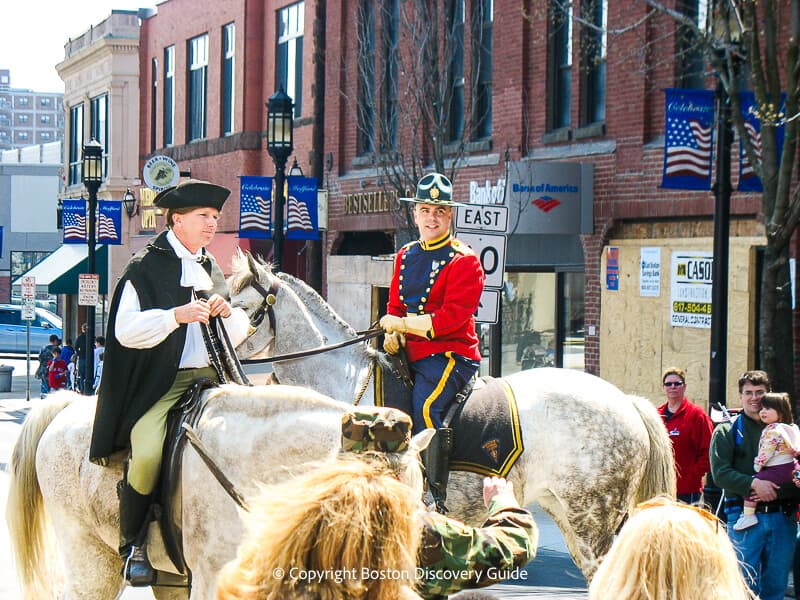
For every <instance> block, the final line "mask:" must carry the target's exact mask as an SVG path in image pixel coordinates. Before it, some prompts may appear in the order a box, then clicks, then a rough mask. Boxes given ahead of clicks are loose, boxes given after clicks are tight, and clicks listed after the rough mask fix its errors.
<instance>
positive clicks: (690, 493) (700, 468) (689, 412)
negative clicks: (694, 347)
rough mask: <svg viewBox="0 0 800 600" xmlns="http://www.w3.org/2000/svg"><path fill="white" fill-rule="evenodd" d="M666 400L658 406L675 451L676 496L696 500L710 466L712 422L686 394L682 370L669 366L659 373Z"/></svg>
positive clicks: (698, 498)
mask: <svg viewBox="0 0 800 600" xmlns="http://www.w3.org/2000/svg"><path fill="white" fill-rule="evenodd" d="M661 383H662V384H663V386H664V393H665V394H666V396H667V402H666V403H665V404H662V405H661V406H659V407H658V412H659V413H661V418H662V419H664V425H665V426H666V427H667V432H668V433H669V439H670V440H672V448H673V450H674V452H675V469H676V472H677V475H678V500H680V501H682V502H686V503H688V504H696V503H697V502H699V501H700V493H701V491H702V489H703V476H704V475H705V474H706V473H708V471H709V470H710V465H709V461H708V447H709V445H710V443H711V433H712V432H713V429H714V425H713V423H712V422H711V419H710V418H709V417H708V415H707V414H706V413H705V412H704V411H703V409H701V408H700V407H699V406H697V405H696V404H693V403H692V402H689V399H688V398H686V395H685V394H686V373H685V372H684V370H683V369H679V368H678V367H670V368H668V369H667V370H666V371H664V374H663V375H662V376H661Z"/></svg>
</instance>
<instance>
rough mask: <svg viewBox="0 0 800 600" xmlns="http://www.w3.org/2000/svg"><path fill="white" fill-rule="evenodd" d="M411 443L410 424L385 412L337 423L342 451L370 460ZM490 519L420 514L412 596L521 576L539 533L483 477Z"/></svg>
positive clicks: (505, 491) (365, 410)
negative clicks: (469, 521) (476, 523)
mask: <svg viewBox="0 0 800 600" xmlns="http://www.w3.org/2000/svg"><path fill="white" fill-rule="evenodd" d="M410 441H411V419H410V418H409V417H408V415H407V414H405V413H404V412H402V411H400V410H397V409H392V408H384V407H359V408H358V409H356V410H354V411H351V412H348V413H345V415H344V416H343V418H342V451H343V452H346V453H357V454H362V455H363V456H364V457H366V458H368V457H369V456H370V455H375V454H380V453H393V452H404V451H405V450H407V449H408V447H409V444H410ZM483 499H484V504H486V507H487V508H488V509H489V517H488V518H487V519H486V521H484V523H483V525H482V526H481V527H471V526H469V525H466V524H464V523H462V522H460V521H457V520H456V519H452V518H450V517H446V516H444V515H442V514H440V513H437V512H434V511H427V510H426V511H421V513H420V520H421V529H422V531H421V535H422V543H421V545H420V550H419V553H418V556H417V569H416V573H415V575H416V576H417V588H416V589H417V592H418V593H419V594H420V595H421V596H422V597H423V598H427V599H432V600H438V599H441V598H446V597H447V596H448V595H449V594H455V593H456V592H458V591H460V590H463V589H468V588H481V587H486V586H488V585H491V584H493V583H498V582H500V581H503V580H505V579H509V578H514V577H517V578H519V577H522V576H524V573H523V572H522V571H521V570H520V569H521V567H523V566H524V565H526V564H527V563H528V562H529V561H530V560H531V559H532V558H533V557H534V556H535V555H536V546H537V542H538V539H539V530H538V528H537V527H536V523H535V522H534V520H533V515H532V514H531V513H530V511H528V510H526V509H524V508H521V507H520V505H519V503H518V501H517V499H516V497H515V496H514V486H513V484H512V482H510V481H507V480H505V479H503V478H499V477H491V478H489V477H487V478H486V479H484V484H483Z"/></svg>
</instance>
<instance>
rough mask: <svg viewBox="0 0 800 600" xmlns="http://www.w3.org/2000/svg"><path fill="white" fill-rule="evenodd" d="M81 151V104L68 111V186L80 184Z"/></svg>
mask: <svg viewBox="0 0 800 600" xmlns="http://www.w3.org/2000/svg"><path fill="white" fill-rule="evenodd" d="M82 149H83V104H78V105H76V106H73V107H72V108H71V109H70V111H69V181H68V184H69V185H77V184H79V183H80V182H81V150H82Z"/></svg>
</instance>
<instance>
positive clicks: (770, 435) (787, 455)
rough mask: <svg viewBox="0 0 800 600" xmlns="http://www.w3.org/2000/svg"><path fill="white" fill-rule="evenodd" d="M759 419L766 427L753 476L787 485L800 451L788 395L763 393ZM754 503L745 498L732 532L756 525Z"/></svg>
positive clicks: (799, 440)
mask: <svg viewBox="0 0 800 600" xmlns="http://www.w3.org/2000/svg"><path fill="white" fill-rule="evenodd" d="M759 416H760V417H761V421H762V422H763V423H766V424H767V426H766V427H765V428H764V430H763V431H762V432H761V439H760V440H759V442H758V456H756V458H755V460H754V461H753V468H754V469H755V471H756V474H755V477H757V478H758V479H766V480H767V481H772V482H775V483H790V482H791V481H792V474H793V472H794V470H795V456H796V455H797V453H798V452H800V429H798V428H797V425H795V424H794V423H793V419H792V405H791V402H790V400H789V394H786V393H776V392H772V393H769V394H764V397H763V398H762V399H761V412H759ZM739 418H741V417H739ZM756 504H757V502H755V501H754V500H751V499H749V498H745V501H744V512H743V513H742V515H741V516H740V517H739V520H738V521H736V524H735V525H734V526H733V529H734V530H735V531H741V530H742V529H747V528H748V527H752V526H753V525H755V524H756V523H758V517H756Z"/></svg>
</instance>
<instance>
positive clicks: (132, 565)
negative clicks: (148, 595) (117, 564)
mask: <svg viewBox="0 0 800 600" xmlns="http://www.w3.org/2000/svg"><path fill="white" fill-rule="evenodd" d="M122 577H123V578H124V579H125V581H126V582H127V583H128V585H130V586H131V587H147V586H151V585H153V584H154V583H155V582H156V571H155V569H153V566H152V565H151V564H150V561H149V560H148V558H147V553H146V552H145V549H144V548H142V547H140V546H131V551H130V553H129V554H128V556H127V558H126V559H125V565H124V566H123V567H122Z"/></svg>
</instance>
